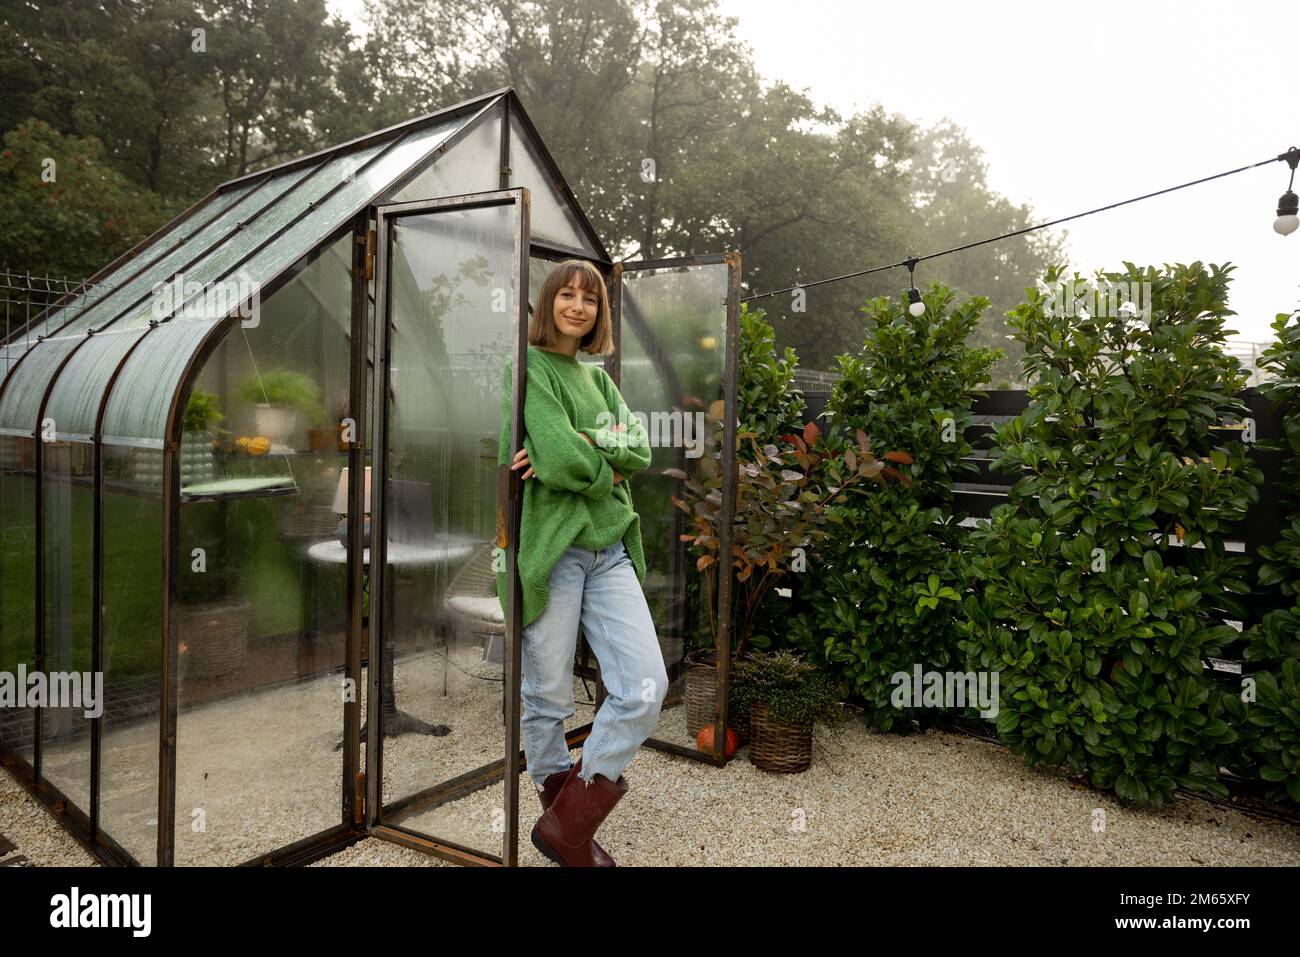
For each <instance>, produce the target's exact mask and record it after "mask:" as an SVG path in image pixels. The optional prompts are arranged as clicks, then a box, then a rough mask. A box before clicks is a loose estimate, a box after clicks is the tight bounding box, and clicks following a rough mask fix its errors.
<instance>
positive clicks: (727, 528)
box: [613, 252, 741, 765]
mask: <svg viewBox="0 0 1300 957" xmlns="http://www.w3.org/2000/svg"><path fill="white" fill-rule="evenodd" d="M740 269H741V257H740V253H739V252H731V253H725V254H717V255H705V256H689V257H684V258H681V259H660V260H654V261H642V262H626V263H620V264H618V265H617V266H615V275H616V278H615V285H614V290H613V292H614V297H613V298H614V303H615V308H616V309H617V311H618V321H617V323H616V324H615V329H616V336H617V353H618V357H619V391H620V392H621V393H622V395H623V399H624V401H626V403H627V406H628V408H629V409H630V410H632V411H633V412H634V413H635V412H640V413H642V414H644V415H645V416H646V417H647V419H648V421H649V423H650V431H651V436H650V444H651V447H652V455H651V463H650V468H649V469H647V470H646V471H645V472H644V473H642V474H640V475H638V476H637V477H636V479H635V485H634V486H633V488H634V490H635V492H634V494H635V499H636V510H637V513H638V514H639V515H640V516H641V540H642V547H643V550H644V552H645V562H646V583H645V593H646V600H647V601H648V602H649V605H650V611H651V614H652V615H653V617H654V620H655V626H656V630H657V631H658V637H659V646H660V650H661V651H662V652H663V656H664V668H665V670H666V671H667V674H668V681H669V686H668V693H667V696H666V697H665V699H664V707H663V711H662V712H661V714H660V717H659V725H658V727H657V728H656V729H655V731H654V733H653V734H652V735H651V737H650V738H649V739H647V740H646V742H645V746H646V747H649V748H655V749H657V750H660V751H668V752H670V753H672V754H676V755H679V756H681V757H686V758H691V759H693V760H699V761H708V762H711V763H714V764H718V765H722V764H725V763H726V759H725V757H724V756H723V748H724V747H725V740H724V738H723V735H720V734H719V735H714V736H713V737H714V744H713V747H712V748H711V749H709V750H700V749H699V747H698V741H699V737H698V736H699V734H700V732H701V730H703V728H704V727H706V726H710V725H711V726H713V727H726V725H727V718H726V702H727V697H728V695H727V687H728V681H729V674H728V668H727V667H726V664H727V662H729V661H730V648H731V623H732V612H731V608H732V598H731V593H732V576H731V575H718V574H716V568H715V569H714V571H713V572H710V573H707V574H706V573H703V572H699V571H697V570H696V560H695V557H694V556H693V555H691V554H689V553H688V551H687V547H686V545H685V544H684V543H683V542H682V541H681V535H682V534H684V533H686V532H690V531H693V530H694V529H693V528H692V526H691V524H690V522H689V521H688V520H687V519H686V517H685V515H684V513H683V512H682V511H681V510H680V509H678V508H677V507H676V506H675V505H674V504H673V499H674V498H683V497H685V492H686V488H685V484H684V482H683V480H682V479H681V478H680V477H679V476H681V475H687V476H690V477H692V478H694V479H696V480H697V481H701V482H704V481H707V480H708V479H710V478H712V477H714V476H715V475H716V473H717V469H718V467H719V464H721V466H722V470H723V474H725V475H733V476H734V475H735V474H736V451H735V449H736V417H735V415H732V416H729V417H724V415H723V410H724V409H728V408H730V409H735V408H737V405H736V401H737V400H736V393H737V377H738V369H739V356H740ZM719 422H723V423H725V426H724V428H723V430H722V434H721V436H718V435H717V433H718V423H719ZM718 438H720V440H721V441H720V443H718V444H715V442H716V441H717V439H718ZM720 452H721V459H720V460H719V453H720ZM735 498H736V495H735V482H734V481H732V482H728V483H724V484H723V486H722V489H721V501H720V504H721V506H722V515H723V516H731V515H734V512H735ZM717 535H718V541H719V545H720V548H719V553H720V554H723V555H729V554H731V535H732V520H731V518H726V517H724V518H723V520H722V521H721V522H719V523H718V526H717ZM728 565H730V563H728ZM710 606H712V610H711V609H710ZM711 622H717V627H716V628H713V627H711V625H710V623H711ZM706 650H711V651H714V652H716V654H717V660H719V661H721V662H723V667H721V668H714V669H712V670H711V671H710V672H708V673H707V675H706V677H705V680H706V681H707V680H708V677H711V678H712V680H713V685H714V687H713V693H712V695H711V698H712V700H711V701H708V704H707V707H699V706H697V705H694V704H691V705H688V704H687V700H686V699H687V698H688V697H690V698H692V699H694V700H695V701H703V700H706V699H707V698H708V697H709V695H708V693H707V690H706V691H705V694H704V695H703V696H697V695H696V694H695V693H694V692H692V694H691V695H689V696H688V695H687V694H686V684H687V672H688V671H689V662H688V659H687V655H689V654H690V653H691V652H692V651H706ZM706 712H707V713H706Z"/></svg>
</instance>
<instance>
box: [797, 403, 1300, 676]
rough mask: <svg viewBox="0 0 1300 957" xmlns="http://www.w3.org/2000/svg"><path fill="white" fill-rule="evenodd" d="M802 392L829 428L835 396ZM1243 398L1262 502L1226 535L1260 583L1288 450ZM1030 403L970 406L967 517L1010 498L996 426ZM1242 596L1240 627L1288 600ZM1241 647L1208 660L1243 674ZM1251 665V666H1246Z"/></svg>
mask: <svg viewBox="0 0 1300 957" xmlns="http://www.w3.org/2000/svg"><path fill="white" fill-rule="evenodd" d="M803 396H804V400H805V403H806V408H805V409H804V413H803V419H804V421H805V422H808V421H817V423H818V425H819V426H821V427H822V428H823V429H825V428H827V423H826V421H825V420H824V419H820V418H819V417H820V416H821V414H822V413H823V412H824V411H825V408H826V403H827V401H828V400H829V399H830V391H829V389H826V390H820V389H808V388H805V389H804V390H803ZM1238 398H1239V399H1240V400H1241V401H1242V402H1243V403H1244V404H1245V405H1246V406H1247V407H1248V408H1249V409H1250V417H1251V418H1252V419H1253V420H1254V423H1253V425H1254V438H1253V441H1252V442H1251V443H1250V452H1251V457H1252V459H1253V460H1254V463H1255V465H1256V466H1258V468H1259V469H1260V471H1261V472H1262V473H1263V476H1264V480H1263V483H1262V484H1261V485H1260V487H1259V489H1258V491H1259V501H1258V502H1256V503H1255V504H1254V505H1252V506H1251V508H1250V510H1249V512H1248V513H1247V515H1246V518H1245V519H1244V520H1243V521H1240V522H1234V523H1232V525H1231V526H1230V527H1229V531H1228V534H1227V535H1226V536H1225V548H1226V549H1227V551H1228V552H1230V553H1236V554H1241V555H1244V556H1245V557H1246V558H1248V559H1250V561H1251V569H1250V572H1249V577H1248V581H1250V582H1258V563H1259V548H1260V546H1262V545H1271V544H1272V543H1274V542H1276V541H1277V540H1278V538H1279V537H1280V535H1281V531H1282V528H1283V525H1284V520H1283V516H1282V513H1281V511H1280V508H1279V501H1278V499H1279V493H1278V486H1277V483H1278V480H1279V470H1280V467H1281V463H1282V458H1283V455H1282V453H1280V452H1268V451H1265V450H1263V449H1260V448H1259V443H1260V442H1267V441H1273V440H1277V439H1280V438H1281V437H1282V419H1281V416H1280V415H1278V414H1277V412H1276V411H1274V410H1273V409H1272V407H1271V404H1270V403H1269V401H1268V400H1267V399H1265V398H1264V396H1262V395H1260V394H1259V392H1258V391H1257V390H1255V389H1253V388H1252V389H1247V390H1245V391H1244V392H1242V393H1240V394H1239V395H1238ZM1028 406H1029V396H1028V393H1027V392H1026V391H1025V390H1023V389H1011V390H1002V391H994V392H989V393H987V395H986V397H985V398H983V399H979V400H977V401H976V403H975V405H974V406H973V408H972V410H971V412H972V420H973V421H972V424H971V425H970V426H969V427H968V428H967V429H966V441H967V442H968V443H970V445H971V447H972V449H973V451H972V453H971V454H970V455H969V456H967V457H966V461H969V462H971V463H973V464H975V465H976V467H977V468H978V470H979V471H978V474H972V475H970V479H971V480H970V481H962V482H956V483H954V486H953V491H954V507H955V511H957V512H959V513H965V514H966V515H967V516H968V518H967V520H966V523H967V524H971V523H972V522H974V521H975V520H978V519H980V518H984V517H987V516H988V515H989V514H990V513H991V512H992V510H993V509H994V508H995V507H996V506H997V505H1000V504H1002V503H1004V502H1006V501H1007V493H1008V491H1009V490H1010V488H1011V486H1012V485H1014V484H1015V483H1016V481H1017V480H1018V477H1017V476H1016V475H1014V474H1010V473H1003V472H997V471H994V470H993V469H992V464H993V461H994V458H995V457H996V455H997V452H996V450H995V449H994V447H993V438H994V429H995V428H996V427H997V426H999V425H1001V424H1003V423H1005V422H1008V421H1010V420H1011V419H1013V418H1015V417H1016V416H1017V415H1019V414H1020V413H1022V412H1024V411H1025V410H1026V409H1027V408H1028ZM1245 425H1246V423H1245V422H1244V421H1243V422H1224V423H1221V424H1220V425H1219V427H1218V429H1217V431H1218V432H1219V433H1220V435H1221V436H1222V438H1223V441H1224V443H1225V444H1226V443H1228V442H1240V441H1243V437H1244V436H1246V435H1247V434H1248V433H1247V430H1246V428H1245ZM831 430H832V431H838V432H840V433H841V434H843V433H844V431H845V430H843V429H841V428H839V427H833V428H832V429H831ZM1163 557H1164V560H1165V563H1166V564H1167V565H1176V564H1181V555H1180V550H1179V549H1178V548H1169V549H1167V550H1166V551H1165V553H1164V556H1163ZM1241 597H1242V598H1243V600H1244V603H1245V604H1246V606H1247V608H1248V612H1247V614H1246V616H1245V620H1244V621H1243V620H1239V619H1234V618H1228V617H1226V616H1225V617H1224V619H1223V620H1224V621H1226V622H1227V623H1229V624H1230V625H1231V626H1232V627H1234V628H1238V629H1244V628H1249V627H1250V626H1251V625H1252V624H1255V623H1256V622H1257V621H1258V620H1259V619H1260V618H1261V617H1262V616H1263V615H1264V614H1266V613H1267V612H1269V611H1271V610H1273V609H1274V608H1278V607H1284V606H1286V605H1289V602H1288V601H1286V600H1284V599H1283V597H1282V596H1281V595H1280V593H1279V592H1278V591H1277V590H1276V589H1264V588H1260V587H1259V586H1258V585H1256V587H1255V590H1254V592H1253V593H1252V594H1251V595H1249V596H1241ZM1240 652H1241V648H1240V646H1239V643H1238V644H1237V645H1234V646H1233V647H1232V648H1229V649H1226V650H1225V652H1224V655H1225V657H1224V658H1223V659H1212V660H1211V661H1210V662H1208V663H1207V664H1209V665H1210V667H1212V668H1213V669H1214V670H1215V671H1217V672H1226V673H1229V674H1234V675H1235V674H1241V673H1242V670H1243V669H1242V662H1241V659H1240ZM1246 670H1249V668H1248V667H1247V668H1246Z"/></svg>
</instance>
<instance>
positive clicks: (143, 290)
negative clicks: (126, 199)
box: [63, 169, 311, 335]
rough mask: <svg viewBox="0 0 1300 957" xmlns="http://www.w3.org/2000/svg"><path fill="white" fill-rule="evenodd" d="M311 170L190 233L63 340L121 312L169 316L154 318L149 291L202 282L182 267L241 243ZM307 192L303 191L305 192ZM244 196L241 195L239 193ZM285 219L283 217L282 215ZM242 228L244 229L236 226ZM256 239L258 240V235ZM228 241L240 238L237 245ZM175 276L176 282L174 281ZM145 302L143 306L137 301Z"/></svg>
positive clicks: (276, 182) (294, 197) (294, 198)
mask: <svg viewBox="0 0 1300 957" xmlns="http://www.w3.org/2000/svg"><path fill="white" fill-rule="evenodd" d="M309 172H311V169H299V170H294V171H292V172H289V173H285V174H284V175H282V176H277V177H276V178H275V179H272V180H269V181H267V182H266V183H265V184H264V185H263V186H262V187H261V188H260V189H258V190H257V192H256V193H254V194H253V195H251V196H249V198H248V200H247V201H246V202H243V203H240V204H239V205H238V206H234V207H233V208H229V204H227V208H226V209H224V210H223V211H222V213H221V214H220V215H219V216H217V217H216V218H215V219H214V220H213V221H212V222H211V223H209V224H207V225H206V226H205V227H204V228H202V229H200V230H198V231H197V232H195V233H193V234H192V235H191V236H190V238H189V239H188V240H187V241H186V242H184V243H182V244H181V245H180V246H178V247H176V248H175V249H173V250H171V251H170V252H169V253H167V254H166V255H165V256H163V257H162V258H161V259H159V260H158V262H156V263H153V264H151V265H150V266H149V268H147V269H146V270H144V271H143V272H142V273H141V274H140V275H139V276H137V277H136V278H135V279H132V280H130V281H129V282H126V283H124V284H123V285H122V287H121V288H120V289H116V290H114V291H112V293H111V294H110V295H108V296H107V297H106V298H103V301H101V302H99V303H97V304H96V305H95V306H94V307H92V308H91V309H88V310H87V311H86V312H85V313H83V314H82V315H79V316H78V317H77V318H76V320H75V321H74V322H72V323H70V324H69V326H68V327H67V329H66V330H64V333H63V334H69V335H70V334H72V333H73V332H84V331H86V330H87V329H90V328H93V327H95V326H99V325H102V324H103V323H105V322H107V321H108V320H109V319H112V318H113V317H114V316H117V315H118V314H119V313H122V312H125V313H127V314H128V315H129V316H137V317H138V316H140V315H146V316H148V317H149V318H157V319H162V318H165V317H166V316H167V315H170V310H168V311H165V312H163V313H162V314H161V315H155V314H154V313H153V300H154V293H153V288H154V286H155V285H157V284H158V283H168V282H172V281H179V282H188V281H191V280H200V279H201V276H200V274H199V271H197V266H198V264H197V263H196V264H195V265H196V269H195V270H194V271H192V270H191V269H190V268H188V267H186V265H185V264H186V263H188V262H190V261H191V260H194V259H199V260H200V262H202V261H203V260H202V258H201V257H203V256H204V255H205V254H207V253H209V251H210V250H212V249H214V248H217V247H219V246H220V245H221V244H223V243H227V242H231V243H234V242H242V241H243V240H242V237H243V236H244V235H245V234H248V233H250V231H251V230H253V223H254V222H256V220H257V218H258V217H259V216H261V215H263V214H265V215H267V216H270V215H271V213H270V212H267V210H268V207H270V208H271V209H275V208H276V207H274V206H272V205H271V204H272V203H274V202H275V201H276V200H277V199H279V198H280V197H281V196H283V195H284V194H285V192H286V191H287V190H288V189H289V188H290V187H291V186H293V185H294V184H295V183H297V182H298V181H299V180H301V179H302V178H303V177H304V176H306V175H307V174H308V173H309ZM308 189H309V187H304V191H306V190H308ZM241 194H242V191H241ZM301 195H302V194H301V193H294V194H291V197H290V198H287V199H286V200H285V203H286V204H287V205H288V206H290V207H294V208H299V202H298V200H299V197H300V196H301ZM282 215H283V214H282ZM240 223H243V226H242V228H240V227H239V224H240ZM259 235H262V234H261V233H259ZM232 237H240V239H238V240H236V239H233V238H232ZM178 275H179V276H180V277H183V278H180V279H178ZM211 278H212V277H210V276H208V277H207V278H202V280H201V281H204V282H206V281H208V280H209V279H211ZM141 299H143V300H144V301H143V302H142V303H141V302H139V300H141ZM121 324H122V321H121V320H118V321H117V322H114V324H113V325H112V326H110V327H109V328H111V329H116V328H117V327H118V326H120V325H121ZM141 325H143V323H141Z"/></svg>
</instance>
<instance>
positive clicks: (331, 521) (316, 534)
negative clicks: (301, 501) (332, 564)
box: [280, 505, 339, 539]
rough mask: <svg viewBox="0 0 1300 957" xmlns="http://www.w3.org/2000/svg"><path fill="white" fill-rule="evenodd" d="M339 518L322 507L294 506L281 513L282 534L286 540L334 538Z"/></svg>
mask: <svg viewBox="0 0 1300 957" xmlns="http://www.w3.org/2000/svg"><path fill="white" fill-rule="evenodd" d="M338 527H339V516H338V515H335V514H334V513H333V512H332V511H330V509H328V508H326V507H324V506H321V505H294V506H291V507H289V508H286V509H284V510H283V511H281V512H280V533H281V534H282V535H284V537H285V538H313V539H321V538H332V537H333V536H334V534H335V533H336V532H337V531H338Z"/></svg>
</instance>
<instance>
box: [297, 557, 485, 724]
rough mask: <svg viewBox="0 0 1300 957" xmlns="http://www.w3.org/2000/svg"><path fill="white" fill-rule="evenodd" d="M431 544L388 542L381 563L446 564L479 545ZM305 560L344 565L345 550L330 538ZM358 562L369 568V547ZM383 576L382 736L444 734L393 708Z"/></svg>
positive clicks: (389, 604) (391, 645)
mask: <svg viewBox="0 0 1300 957" xmlns="http://www.w3.org/2000/svg"><path fill="white" fill-rule="evenodd" d="M434 541H435V544H433V545H413V544H410V543H407V542H389V543H388V545H387V547H386V548H385V550H384V551H385V561H384V564H385V565H386V566H388V567H389V568H391V569H397V568H424V567H428V566H431V565H446V564H450V563H452V562H455V561H459V560H461V559H466V558H469V557H470V556H471V555H473V554H474V553H475V551H477V550H478V549H479V548H481V547H482V544H483V543H482V542H478V541H475V540H474V539H471V538H464V537H460V536H452V535H443V536H438V537H437V538H435V539H434ZM307 557H308V559H310V560H311V561H313V562H317V563H319V564H322V565H343V564H346V563H347V560H348V551H347V549H346V548H345V547H344V545H343V543H342V542H340V541H339V540H338V539H336V538H332V539H329V540H327V541H323V542H317V543H316V544H315V545H312V546H311V547H310V548H308V549H307ZM361 561H362V562H363V563H364V565H365V566H366V567H367V568H369V567H370V549H369V548H367V549H365V550H364V552H363V553H362V557H361ZM384 577H385V578H386V579H387V585H386V586H385V588H384V591H385V595H384V604H385V612H386V615H385V617H386V620H387V621H388V624H389V633H388V637H387V640H386V641H385V642H384V651H385V654H384V680H383V683H382V686H381V687H382V690H383V708H384V737H394V736H396V735H399V734H405V733H414V734H432V735H443V734H447V733H448V732H450V731H451V729H450V728H448V727H447V726H446V725H445V724H428V723H427V722H424V721H421V720H420V719H419V718H416V717H415V716H413V715H410V714H407V713H406V712H405V711H399V710H398V708H397V698H396V695H395V694H394V690H393V687H394V686H393V658H394V657H395V653H396V650H397V646H396V639H395V638H394V637H393V631H392V623H393V610H394V601H393V594H394V590H393V578H394V576H393V575H385V576H384ZM365 739H366V727H365V725H364V724H363V725H362V727H361V740H362V741H365Z"/></svg>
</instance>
